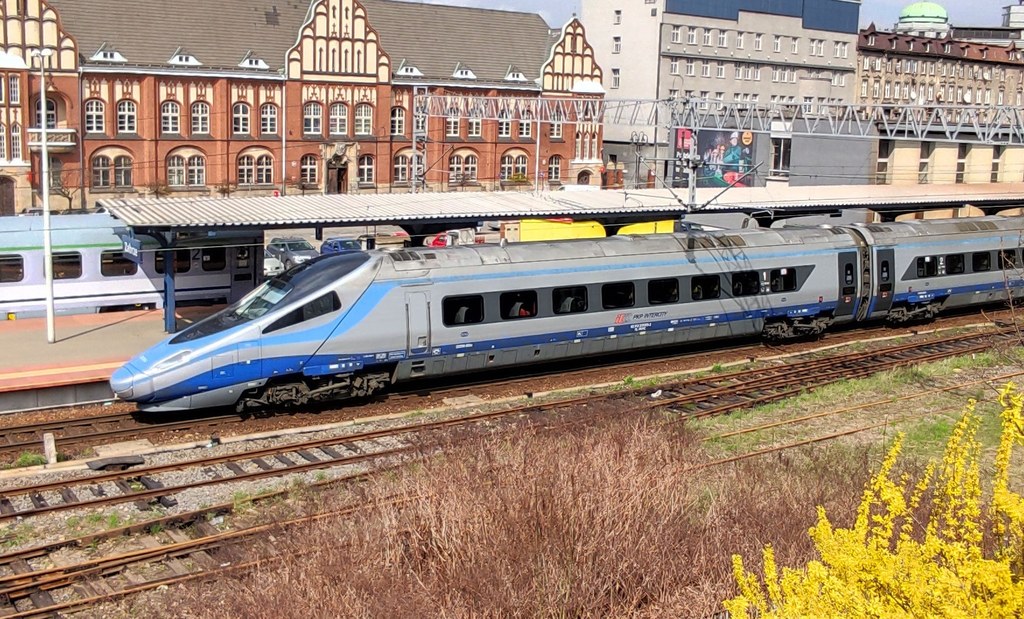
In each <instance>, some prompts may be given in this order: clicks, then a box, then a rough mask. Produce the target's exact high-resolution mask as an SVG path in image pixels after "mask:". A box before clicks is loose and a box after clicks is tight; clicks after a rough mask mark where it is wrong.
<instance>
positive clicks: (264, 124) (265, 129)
mask: <svg viewBox="0 0 1024 619" xmlns="http://www.w3.org/2000/svg"><path fill="white" fill-rule="evenodd" d="M260 133H261V134H263V135H276V134H277V106H276V105H274V104H273V103H264V104H263V105H262V106H260Z"/></svg>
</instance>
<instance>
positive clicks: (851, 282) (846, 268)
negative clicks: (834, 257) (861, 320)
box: [835, 251, 858, 318]
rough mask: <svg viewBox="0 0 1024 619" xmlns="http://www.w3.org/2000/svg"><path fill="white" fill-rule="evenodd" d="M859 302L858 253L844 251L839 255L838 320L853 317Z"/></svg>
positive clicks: (836, 314) (836, 313)
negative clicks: (842, 317) (843, 317)
mask: <svg viewBox="0 0 1024 619" xmlns="http://www.w3.org/2000/svg"><path fill="white" fill-rule="evenodd" d="M857 300H858V299H857V252H856V251H844V252H842V253H840V254H839V303H838V305H836V312H835V316H836V318H839V317H841V316H852V315H853V310H854V308H855V307H856V305H857Z"/></svg>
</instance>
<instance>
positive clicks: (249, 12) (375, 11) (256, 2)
mask: <svg viewBox="0 0 1024 619" xmlns="http://www.w3.org/2000/svg"><path fill="white" fill-rule="evenodd" d="M315 1H316V0H232V1H231V2H224V1H212V0H179V1H178V2H176V3H174V10H168V6H167V5H166V3H164V2H154V1H153V0H88V1H86V0H49V2H50V4H52V5H53V6H54V7H56V9H57V10H58V12H59V13H60V15H61V19H62V23H63V25H64V28H65V30H67V31H68V32H69V33H70V34H71V36H73V37H74V38H75V39H76V40H77V41H78V46H79V48H78V51H79V56H80V58H81V61H82V62H83V63H84V64H86V65H87V66H90V67H98V66H107V65H111V66H131V67H135V66H142V67H166V68H171V67H174V68H182V67H181V66H175V65H173V64H170V63H169V61H170V60H171V57H172V56H173V55H174V54H175V53H176V52H177V53H182V52H181V51H180V50H187V53H188V54H190V55H191V56H193V57H195V59H196V60H197V61H199V62H200V63H201V65H199V66H190V67H188V70H196V71H203V70H206V71H231V72H233V73H242V72H246V73H252V74H255V75H259V74H275V75H276V74H278V73H279V72H281V71H282V69H283V67H284V64H285V55H286V53H287V51H288V50H289V49H290V48H292V47H293V46H294V45H295V44H296V41H297V39H298V36H299V32H300V30H301V27H302V25H303V24H304V23H305V21H306V19H307V15H308V13H309V11H310V7H311V5H312V4H313V3H314V2H315ZM362 4H363V6H364V7H365V8H366V10H367V14H368V16H369V20H370V25H371V26H372V27H373V28H374V29H376V30H377V32H378V33H379V34H380V41H381V47H382V48H383V49H384V51H385V52H386V53H387V54H388V55H389V56H391V59H392V66H393V67H394V68H395V70H396V71H397V69H398V67H399V66H401V65H402V63H403V62H404V63H405V65H412V66H415V67H416V68H417V69H419V71H420V72H421V73H422V76H421V77H415V76H410V77H405V78H402V80H403V81H413V82H430V83H437V82H445V83H466V84H467V85H477V86H480V85H500V86H505V87H527V88H530V89H537V88H538V86H537V84H536V82H535V80H537V79H538V78H539V77H540V71H541V67H542V65H543V64H544V62H545V61H546V60H547V58H548V54H549V51H550V49H551V46H552V45H553V44H554V43H555V42H557V40H558V38H559V36H560V34H561V33H560V32H559V31H557V30H555V31H553V30H551V29H550V28H549V27H548V25H547V22H545V21H544V19H543V18H542V17H541V16H540V15H538V14H536V13H523V12H515V11H499V10H492V9H478V8H467V7H456V6H445V5H438V4H420V3H412V2H398V1H396V0H362ZM104 47H105V48H106V49H116V50H117V51H118V52H120V53H121V54H122V55H123V56H124V58H125V60H126V62H124V63H111V62H103V61H90V59H91V58H92V57H93V56H94V55H95V54H96V52H97V51H99V50H100V49H101V48H104ZM247 57H253V58H257V59H260V60H263V61H264V62H265V63H266V64H267V68H266V69H258V68H241V67H239V64H240V63H242V61H243V60H244V59H246V58H247ZM459 63H462V64H463V65H467V66H469V67H472V72H473V74H475V76H476V79H474V80H466V79H462V80H459V79H456V78H453V77H452V76H453V73H454V72H455V69H456V66H457V65H458V64H459ZM512 65H515V66H516V67H518V70H520V71H521V72H522V73H523V74H524V75H525V77H526V82H525V83H521V82H515V81H511V80H506V79H505V78H506V76H507V75H508V73H509V68H510V66H512Z"/></svg>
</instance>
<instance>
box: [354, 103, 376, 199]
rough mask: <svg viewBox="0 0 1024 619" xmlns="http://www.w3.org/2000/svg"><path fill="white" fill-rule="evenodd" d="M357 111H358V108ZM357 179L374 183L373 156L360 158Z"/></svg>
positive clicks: (364, 183) (368, 183)
mask: <svg viewBox="0 0 1024 619" xmlns="http://www.w3.org/2000/svg"><path fill="white" fill-rule="evenodd" d="M356 109H357V112H358V108H356ZM356 180H357V181H358V182H359V183H360V184H363V185H372V184H373V157H371V156H369V155H363V156H362V157H360V158H359V166H358V168H357V170H356Z"/></svg>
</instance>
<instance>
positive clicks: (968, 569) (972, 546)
mask: <svg viewBox="0 0 1024 619" xmlns="http://www.w3.org/2000/svg"><path fill="white" fill-rule="evenodd" d="M999 402H1000V404H1001V405H1002V407H1003V412H1002V433H1001V438H1000V442H999V450H998V452H997V453H996V463H995V472H994V480H993V487H992V500H991V503H990V504H989V506H988V517H987V518H985V517H984V515H985V514H984V513H983V510H984V506H983V502H982V487H981V476H980V471H979V464H978V461H979V457H980V453H981V446H980V444H979V443H978V441H977V438H976V437H977V430H978V425H979V421H980V420H979V417H978V416H977V414H976V413H975V402H974V401H971V402H970V403H968V405H967V407H966V408H965V410H964V414H963V417H962V418H961V419H960V421H959V422H958V423H957V425H956V426H955V428H954V429H953V433H952V435H951V436H950V439H949V442H948V443H947V445H946V450H945V453H944V455H943V458H942V462H941V464H939V465H938V466H937V467H936V466H935V465H934V464H933V465H931V466H929V467H928V468H927V469H926V471H925V473H924V475H923V476H922V477H921V479H920V480H918V481H916V482H914V481H913V480H911V479H910V478H909V477H907V476H906V475H903V476H900V477H899V478H898V479H893V478H892V475H893V468H894V465H895V464H896V461H897V458H898V457H899V454H900V449H901V446H902V441H903V437H902V436H900V437H898V438H897V439H896V441H895V442H894V444H893V447H892V449H891V450H890V451H889V452H888V454H887V456H886V458H885V460H884V461H883V462H882V466H881V469H880V470H879V471H878V473H877V474H876V475H875V476H874V477H873V478H872V479H871V481H870V482H869V484H868V487H867V488H865V490H864V496H863V499H862V500H861V504H860V507H859V508H858V511H857V519H856V521H855V523H854V525H853V528H850V529H837V528H834V527H833V526H832V524H831V523H830V522H829V520H828V517H827V516H826V514H825V511H824V509H822V508H820V507H819V508H818V522H817V524H816V525H815V526H814V527H812V528H811V530H810V536H811V539H812V540H813V542H814V545H815V547H816V549H817V551H818V554H819V556H820V560H818V561H812V562H810V563H809V564H808V565H807V566H806V567H804V568H803V569H790V568H783V569H782V573H781V575H780V574H779V568H778V566H777V565H776V563H775V558H774V555H773V553H772V549H771V547H770V546H769V547H767V548H765V549H764V552H763V560H764V575H763V580H762V579H761V578H759V577H758V576H757V575H755V574H752V573H750V572H747V571H746V570H745V569H744V567H743V561H742V559H741V558H740V557H739V556H733V571H734V574H735V577H736V581H737V584H738V588H739V595H738V596H737V597H735V598H733V599H731V600H728V601H726V602H725V608H726V609H727V610H728V611H729V612H730V613H731V615H732V617H734V618H739V617H761V618H768V617H885V618H889V617H950V618H953V617H1024V578H1022V577H1024V552H1022V550H1024V499H1022V498H1021V496H1020V495H1018V494H1015V493H1013V492H1011V491H1010V487H1009V468H1010V457H1011V455H1012V453H1013V447H1014V446H1015V445H1016V444H1018V443H1021V442H1022V441H1024V418H1022V412H1021V408H1022V402H1024V398H1022V396H1021V393H1020V392H1019V391H1018V390H1017V389H1016V387H1015V386H1014V385H1013V384H1012V383H1011V384H1008V385H1007V386H1006V387H1004V388H1003V389H1002V390H1001V391H1000V393H999ZM928 490H932V491H933V492H932V493H931V495H930V496H932V497H933V499H932V500H931V505H930V509H929V510H928V511H929V518H928V522H927V524H926V525H925V524H924V523H921V522H917V521H915V519H914V513H915V510H917V509H918V508H919V507H921V501H922V499H923V497H925V496H928ZM918 513H919V511H918ZM922 527H923V530H922ZM986 528H987V529H988V531H986ZM986 533H988V534H989V535H990V538H991V539H992V540H994V541H995V544H994V548H995V550H994V551H993V550H991V548H992V547H993V545H992V544H990V545H989V546H988V547H989V548H990V550H988V551H987V552H986V551H984V550H983V545H982V538H983V536H984V535H985V534H986ZM986 555H989V556H986Z"/></svg>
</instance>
